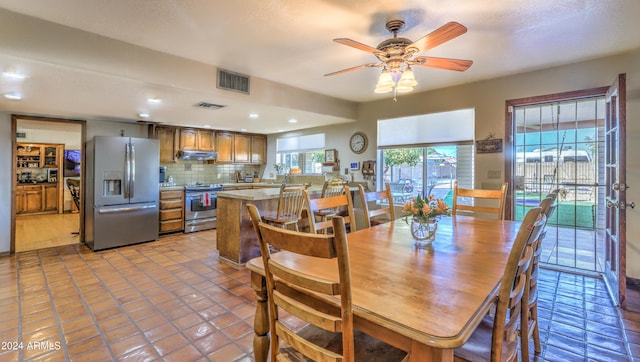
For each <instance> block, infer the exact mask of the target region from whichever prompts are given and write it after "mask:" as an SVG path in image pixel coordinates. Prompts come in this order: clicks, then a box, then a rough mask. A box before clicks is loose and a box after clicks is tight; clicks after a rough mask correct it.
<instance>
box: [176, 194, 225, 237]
mask: <svg viewBox="0 0 640 362" xmlns="http://www.w3.org/2000/svg"><path fill="white" fill-rule="evenodd" d="M217 191H222V185H197V186H187V187H185V188H184V192H185V212H184V232H185V233H191V232H194V231H200V230H207V229H215V228H216V227H217V222H218V217H217V216H218V212H217V211H216V207H217V201H218V198H217V196H216V192H217Z"/></svg>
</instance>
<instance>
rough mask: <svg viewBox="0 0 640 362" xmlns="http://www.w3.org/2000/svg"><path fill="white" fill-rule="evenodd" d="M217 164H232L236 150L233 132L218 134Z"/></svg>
mask: <svg viewBox="0 0 640 362" xmlns="http://www.w3.org/2000/svg"><path fill="white" fill-rule="evenodd" d="M215 149H216V151H217V152H218V158H216V162H217V163H232V162H233V160H234V158H233V150H234V134H233V133H232V132H216V147H215Z"/></svg>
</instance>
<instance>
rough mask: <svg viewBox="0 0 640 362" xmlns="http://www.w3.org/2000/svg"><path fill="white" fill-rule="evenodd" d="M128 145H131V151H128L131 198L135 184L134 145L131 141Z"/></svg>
mask: <svg viewBox="0 0 640 362" xmlns="http://www.w3.org/2000/svg"><path fill="white" fill-rule="evenodd" d="M129 147H131V151H130V152H129V172H130V175H129V176H130V177H131V178H130V179H129V182H130V184H129V198H131V199H132V198H133V197H134V191H135V186H136V147H135V146H134V144H133V143H130V144H129Z"/></svg>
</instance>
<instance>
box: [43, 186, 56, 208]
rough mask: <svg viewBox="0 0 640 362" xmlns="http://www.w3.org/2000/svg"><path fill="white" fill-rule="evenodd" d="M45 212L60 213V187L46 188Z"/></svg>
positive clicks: (44, 194)
mask: <svg viewBox="0 0 640 362" xmlns="http://www.w3.org/2000/svg"><path fill="white" fill-rule="evenodd" d="M43 196H44V211H58V185H46V186H44V193H43Z"/></svg>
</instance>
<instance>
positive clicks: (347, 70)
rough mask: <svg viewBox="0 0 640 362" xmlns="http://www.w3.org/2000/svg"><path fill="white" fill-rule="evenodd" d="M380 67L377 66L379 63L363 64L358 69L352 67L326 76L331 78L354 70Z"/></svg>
mask: <svg viewBox="0 0 640 362" xmlns="http://www.w3.org/2000/svg"><path fill="white" fill-rule="evenodd" d="M378 66H380V65H379V64H377V63H369V64H362V65H358V66H357V67H351V68H347V69H343V70H339V71H337V72H333V73H327V74H325V75H324V76H325V77H327V76H330V75H336V74H342V73H346V72H350V71H352V70H358V69H362V68H371V67H378Z"/></svg>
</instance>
